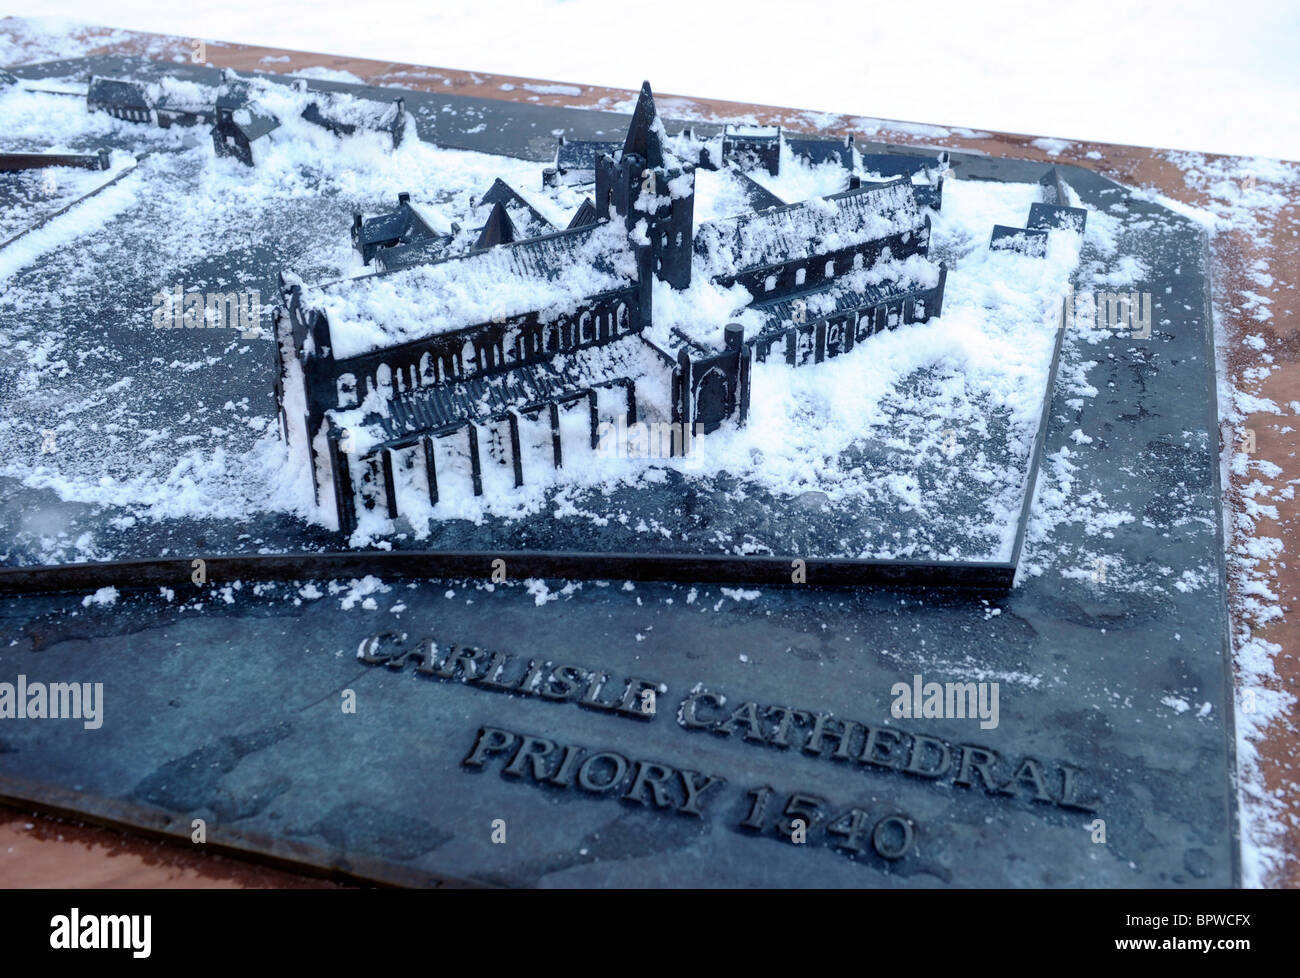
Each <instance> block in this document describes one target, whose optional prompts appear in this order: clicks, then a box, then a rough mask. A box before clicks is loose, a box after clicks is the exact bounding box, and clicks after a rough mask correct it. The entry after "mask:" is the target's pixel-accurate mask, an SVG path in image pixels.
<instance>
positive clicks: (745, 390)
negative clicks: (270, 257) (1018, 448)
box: [276, 83, 946, 534]
mask: <svg viewBox="0 0 1300 978" xmlns="http://www.w3.org/2000/svg"><path fill="white" fill-rule="evenodd" d="M688 135H689V134H688ZM780 140H781V136H780V134H779V132H778V133H777V135H776V142H777V144H776V145H772V143H771V141H770V140H768V139H765V138H763V137H762V135H761V134H760V135H756V136H753V137H746V136H745V134H744V133H734V134H732V138H731V139H725V138H724V140H723V147H722V151H721V153H720V154H717V151H716V150H708V149H706V150H701V151H698V153H697V155H696V156H695V158H693V159H687V158H685V157H684V155H681V154H679V153H678V152H676V151H675V147H680V146H682V145H683V142H682V140H681V139H680V138H678V137H673V138H670V137H668V135H667V133H666V131H665V129H664V126H663V123H662V122H661V121H660V119H659V116H658V114H657V112H656V109H655V103H654V98H653V96H652V94H651V91H650V86H649V84H648V83H647V84H645V85H643V86H642V89H641V94H640V98H639V100H638V102H637V105H636V109H635V111H634V113H633V116H632V121H631V124H630V125H629V127H628V131H627V135H626V139H625V140H624V142H623V143H622V145H621V146H618V145H617V144H613V145H612V146H610V147H608V148H602V149H601V151H600V152H598V153H593V154H592V155H591V158H590V160H589V162H590V170H589V173H588V174H583V176H586V175H589V176H590V178H591V183H592V184H593V186H592V187H591V191H592V199H591V200H589V201H588V202H587V203H585V204H584V205H583V206H582V207H581V208H580V209H579V211H578V212H577V214H575V216H574V218H573V219H572V221H571V222H570V224H569V226H568V227H566V228H556V227H553V226H551V225H550V223H549V222H548V221H546V219H545V218H544V217H542V215H541V214H539V213H538V212H537V210H536V209H535V208H533V207H532V206H531V205H530V204H528V203H527V201H525V200H524V199H523V197H522V196H520V195H519V194H518V193H516V192H515V191H514V190H512V189H511V188H510V187H509V186H508V185H507V184H505V183H504V182H502V181H497V183H495V184H494V185H493V188H492V190H491V191H489V193H488V194H487V195H485V197H484V198H483V199H482V200H480V201H479V202H478V207H477V210H476V212H475V217H476V219H478V220H482V221H483V223H482V225H481V227H477V228H471V229H465V228H461V227H459V226H457V225H451V226H450V227H445V226H443V227H439V226H438V221H437V220H436V219H433V218H430V217H429V216H428V215H426V214H425V213H424V212H422V211H421V209H420V208H419V207H418V205H414V204H412V203H411V201H410V199H409V196H406V195H403V197H402V199H401V200H400V201H399V205H398V208H397V210H396V211H394V212H392V213H390V214H385V215H379V216H378V217H374V218H370V219H365V218H363V217H362V216H361V215H357V217H356V218H355V220H354V226H353V229H352V235H353V243H354V245H355V246H356V248H357V250H358V251H359V252H361V254H362V257H363V259H364V260H365V261H366V262H367V263H368V264H371V265H372V266H373V267H374V268H375V269H376V271H375V272H373V273H372V274H367V275H363V276H361V277H358V278H351V279H346V280H342V281H337V282H331V283H326V284H322V285H307V284H305V283H303V282H302V281H301V280H300V279H298V278H297V277H295V276H293V275H291V274H288V273H282V275H281V297H280V305H279V306H278V307H277V310H276V334H277V340H278V344H277V346H278V351H279V355H280V374H279V379H278V383H277V397H278V400H279V404H280V412H281V425H282V430H283V431H284V433H285V437H286V438H288V439H289V440H290V441H293V442H296V441H300V442H301V443H302V444H304V445H305V446H306V453H305V454H306V455H307V457H309V458H310V464H311V468H312V475H313V480H314V485H315V488H316V492H317V501H318V503H319V502H320V501H321V500H322V499H328V498H329V497H331V496H332V497H333V502H334V510H335V512H336V514H337V519H338V526H339V529H340V530H342V531H343V532H344V533H347V534H350V533H351V532H352V531H353V530H354V529H355V528H356V527H357V525H358V516H359V514H360V513H361V512H363V511H370V512H374V511H376V510H377V511H378V513H379V514H380V515H384V516H387V517H388V518H390V519H395V518H397V517H398V516H399V515H400V514H401V513H402V512H403V511H404V510H405V509H406V508H407V507H408V506H410V505H411V504H412V503H413V502H414V499H413V497H411V496H410V495H409V494H410V493H417V494H420V495H422V496H423V497H424V498H423V499H421V500H420V507H421V508H422V509H423V510H425V511H428V507H430V506H433V507H437V504H438V503H439V502H440V501H443V502H450V501H452V499H453V498H454V497H463V496H465V495H467V494H470V493H473V494H483V493H484V492H486V491H491V490H492V487H493V486H496V485H504V486H507V487H508V486H510V485H513V486H520V485H523V484H525V482H526V481H529V478H530V477H529V472H530V471H533V472H536V471H538V469H537V468H536V467H537V466H547V467H551V466H553V467H556V468H560V467H563V466H564V465H565V464H566V458H567V459H573V458H575V457H576V456H578V455H579V454H580V453H582V452H585V451H590V450H592V449H594V448H595V447H596V443H597V432H598V428H599V426H600V424H601V422H602V421H610V422H626V423H628V424H632V423H634V422H636V421H637V420H638V418H640V419H642V420H648V421H653V422H656V423H660V422H662V423H665V424H667V425H669V426H670V427H671V428H672V430H673V431H680V432H683V433H684V437H683V439H682V442H681V444H682V445H683V446H685V445H688V444H689V438H690V437H691V435H692V434H694V433H699V432H705V433H707V432H711V431H714V430H716V429H718V428H719V427H721V426H723V425H725V424H744V423H745V419H746V416H747V414H748V411H749V405H750V403H751V401H752V398H754V397H761V396H762V394H763V392H762V388H761V384H755V383H754V382H753V378H754V364H755V363H756V362H763V361H767V362H768V363H770V364H772V365H774V366H776V365H780V364H784V365H785V366H787V367H790V368H794V367H799V366H802V365H805V364H815V363H818V362H820V361H823V360H825V359H827V358H830V357H836V356H840V355H843V354H846V353H849V352H850V351H851V350H853V349H854V347H856V346H858V345H860V344H862V343H863V342H864V341H866V340H867V339H868V338H869V337H870V336H872V335H873V334H874V333H877V332H879V331H881V330H887V329H893V328H895V327H897V326H899V325H902V324H905V323H911V322H923V321H926V320H928V319H930V318H931V317H934V316H937V315H939V313H940V310H941V307H942V301H943V289H944V280H945V274H946V270H945V269H943V268H942V267H939V266H938V265H935V264H934V263H933V262H931V261H930V260H929V259H928V257H927V255H928V248H929V240H930V217H929V214H928V211H927V207H926V206H925V203H923V202H922V201H919V200H918V191H922V194H921V195H920V196H922V197H923V198H925V200H926V201H928V202H930V203H937V201H936V200H935V199H934V195H936V191H935V190H934V188H933V184H927V185H914V184H913V182H912V179H911V174H912V172H913V171H914V170H915V169H916V168H917V166H919V165H920V164H907V165H904V166H903V168H902V169H901V170H900V171H899V172H898V175H897V178H896V179H883V180H882V179H879V177H881V176H882V174H881V173H880V172H879V171H878V170H875V169H872V168H871V167H870V166H866V167H865V168H863V167H860V166H857V164H856V163H855V156H854V154H855V150H854V148H853V145H852V141H851V140H847V141H843V142H841V141H835V140H800V141H798V142H799V145H798V146H794V145H791V146H790V147H789V148H790V149H791V150H796V149H797V150H798V153H796V156H799V155H802V156H804V158H806V159H814V160H821V161H825V160H830V159H838V160H840V162H842V163H843V164H844V170H845V185H846V189H844V190H842V191H840V192H838V193H833V194H830V195H829V196H826V197H820V198H814V199H812V200H808V201H803V202H800V203H791V204H787V203H783V202H781V201H780V200H779V199H778V198H776V197H775V195H774V194H772V193H771V192H770V191H768V190H767V189H765V188H763V187H762V186H761V185H760V184H759V183H757V182H756V181H754V180H753V179H751V178H750V177H749V176H748V175H747V174H746V172H745V170H746V168H753V167H759V168H764V169H769V172H770V168H771V167H772V166H773V165H775V164H774V160H779V154H780V150H781V147H780V145H779V143H780ZM792 142H793V141H792ZM691 145H694V144H693V143H692V144H691ZM716 155H721V157H722V159H716V158H715V156H716ZM857 159H859V160H863V161H864V162H865V158H862V157H857ZM872 159H874V158H872ZM891 159H892V158H891ZM913 159H915V158H913ZM927 162H929V163H932V164H935V165H941V164H943V163H946V161H945V160H942V159H940V160H935V161H927ZM701 163H703V164H704V165H706V166H723V167H730V168H732V169H733V170H735V171H736V174H737V179H739V180H741V181H742V182H743V181H747V182H748V183H747V184H746V185H748V184H753V186H754V187H756V188H758V189H757V190H755V191H754V192H753V193H752V194H751V195H750V200H751V203H752V205H753V210H752V212H751V213H745V214H742V215H740V216H736V217H731V218H728V219H724V220H716V221H709V222H706V223H702V224H701V225H699V226H698V227H696V226H695V225H694V203H695V178H696V170H697V167H699V166H700V165H701ZM855 167H856V168H855ZM859 169H860V170H862V172H863V173H865V174H867V175H868V176H869V177H874V178H876V179H877V182H869V180H864V179H863V178H862V176H861V175H860V174H859V173H858V172H857V171H858V170H859ZM884 175H885V176H889V174H884ZM556 179H557V174H556V171H555V169H554V168H552V169H548V172H547V182H550V183H554V182H555V181H556ZM570 180H574V182H576V179H575V178H574V177H573V175H572V174H565V182H569V181H570ZM927 195H930V196H927ZM904 263H906V264H907V265H908V266H909V268H910V270H911V274H907V275H893V276H891V275H890V274H888V272H889V270H890V269H896V268H899V267H900V266H901V265H903V264H904ZM918 269H920V274H916V272H917V270H918ZM882 270H883V271H884V272H885V273H886V274H883V275H882V274H881V273H882ZM865 273H873V274H865ZM693 275H694V276H706V277H707V278H708V279H709V280H710V281H711V282H712V283H713V284H714V285H716V286H718V287H721V288H727V287H730V286H733V285H740V286H742V287H743V288H744V289H745V290H747V291H748V293H749V295H750V296H751V301H750V302H749V303H748V304H747V305H745V306H744V307H743V308H742V309H739V310H736V313H735V314H734V315H735V316H736V317H737V318H743V319H745V321H746V323H747V324H748V326H745V325H741V324H740V323H736V322H724V323H701V324H699V326H698V328H696V329H689V328H688V329H683V328H681V327H680V326H674V327H673V328H671V329H664V328H661V329H659V330H656V329H655V328H654V327H655V309H654V305H655V302H654V300H655V295H656V292H658V291H660V290H663V289H673V290H681V289H686V288H688V287H690V285H691V282H692V276H693ZM742 312H744V313H746V314H745V315H743V316H741V315H740V314H741V313H742ZM747 333H748V335H746V334H747ZM765 369H767V368H765ZM575 418H580V419H581V421H582V422H583V423H581V424H576V423H575V421H574V419H575ZM575 432H577V434H576V435H575ZM453 449H454V451H450V450H453ZM683 450H684V449H683ZM453 457H454V458H458V459H461V460H463V462H464V464H460V463H457V464H455V465H450V466H449V465H448V464H447V462H446V459H448V458H453ZM570 464H573V463H572V461H570ZM433 512H437V510H436V509H435V510H433Z"/></svg>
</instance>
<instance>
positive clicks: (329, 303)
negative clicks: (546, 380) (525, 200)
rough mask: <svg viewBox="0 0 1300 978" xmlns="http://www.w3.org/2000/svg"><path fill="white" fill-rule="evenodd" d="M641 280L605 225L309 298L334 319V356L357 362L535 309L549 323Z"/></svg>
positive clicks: (619, 238) (615, 230)
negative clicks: (359, 358)
mask: <svg viewBox="0 0 1300 978" xmlns="http://www.w3.org/2000/svg"><path fill="white" fill-rule="evenodd" d="M636 278H637V263H636V256H635V254H634V252H633V250H632V247H631V245H630V244H629V242H628V240H627V233H626V231H625V230H623V229H622V228H620V227H614V226H611V225H610V224H609V223H608V222H602V223H600V224H595V225H589V226H587V227H581V228H575V229H572V230H564V231H556V232H553V233H552V234H548V235H543V236H541V237H537V238H529V239H526V240H523V241H515V242H512V243H510V244H504V245H498V246H495V247H491V248H485V249H482V250H480V251H474V252H471V253H469V254H467V255H459V256H455V257H452V258H447V259H445V260H443V261H439V262H434V263H431V264H422V265H415V266H412V267H410V268H403V269H398V270H396V271H387V272H381V273H376V274H374V275H366V276H363V277H361V278H354V279H344V280H341V281H337V282H331V283H329V284H327V285H321V286H316V287H311V288H309V289H306V290H304V296H303V298H304V302H306V304H307V305H309V306H311V307H313V308H316V309H319V310H321V311H322V312H324V313H325V315H326V317H327V318H328V319H329V322H330V336H331V342H332V344H333V348H334V349H333V353H334V356H335V357H349V356H357V355H359V354H362V353H367V352H370V351H371V350H375V349H380V348H383V347H387V346H392V345H395V344H398V343H406V342H412V341H414V340H418V339H423V338H426V337H429V336H435V335H438V334H441V333H449V332H454V331H456V330H458V329H463V328H466V327H469V326H475V325H479V324H481V323H486V322H490V321H494V320H502V319H506V318H509V317H511V316H519V315H524V314H527V313H530V312H532V311H538V312H539V313H540V315H541V316H542V318H543V320H544V321H545V320H546V319H548V318H554V317H556V316H559V315H562V314H565V313H568V312H570V311H571V310H573V309H574V308H575V307H576V306H577V305H578V303H580V302H581V301H582V299H584V298H586V297H590V296H594V295H599V294H600V293H602V292H610V291H613V290H616V289H620V288H624V287H626V286H628V285H631V284H633V283H634V282H635V281H636Z"/></svg>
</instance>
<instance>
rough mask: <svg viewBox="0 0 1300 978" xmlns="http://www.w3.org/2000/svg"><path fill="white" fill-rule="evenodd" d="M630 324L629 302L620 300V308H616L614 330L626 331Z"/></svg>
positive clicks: (618, 331)
mask: <svg viewBox="0 0 1300 978" xmlns="http://www.w3.org/2000/svg"><path fill="white" fill-rule="evenodd" d="M629 325H630V324H629V323H628V318H627V303H626V302H620V303H619V304H618V308H617V309H615V310H614V332H616V333H626V332H627V331H628V328H629Z"/></svg>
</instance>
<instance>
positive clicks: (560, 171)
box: [555, 136, 620, 184]
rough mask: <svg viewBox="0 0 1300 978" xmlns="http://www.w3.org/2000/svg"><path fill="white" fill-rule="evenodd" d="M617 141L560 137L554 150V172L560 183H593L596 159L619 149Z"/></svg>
mask: <svg viewBox="0 0 1300 978" xmlns="http://www.w3.org/2000/svg"><path fill="white" fill-rule="evenodd" d="M619 149H620V147H619V144H618V143H615V142H606V141H603V140H589V139H565V138H564V137H563V136H561V137H560V140H559V145H558V146H557V147H556V151H555V172H556V175H557V176H558V178H559V182H560V183H568V184H580V183H593V182H595V179H596V161H597V160H598V159H600V158H601V157H602V156H605V155H606V154H613V153H617V152H618V151H619Z"/></svg>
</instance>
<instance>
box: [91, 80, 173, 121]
mask: <svg viewBox="0 0 1300 978" xmlns="http://www.w3.org/2000/svg"><path fill="white" fill-rule="evenodd" d="M86 106H87V108H89V109H90V110H91V111H92V112H107V113H108V114H109V115H111V116H113V117H114V118H116V119H124V120H126V121H127V122H146V123H149V124H151V125H156V124H157V121H158V120H157V117H156V116H155V115H154V106H153V100H152V99H150V98H149V93H148V91H147V90H146V89H145V87H144V85H142V84H140V83H139V82H133V81H126V80H124V79H121V78H101V77H99V76H98V75H96V76H94V77H93V78H91V79H90V86H89V87H88V88H87V89H86Z"/></svg>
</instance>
